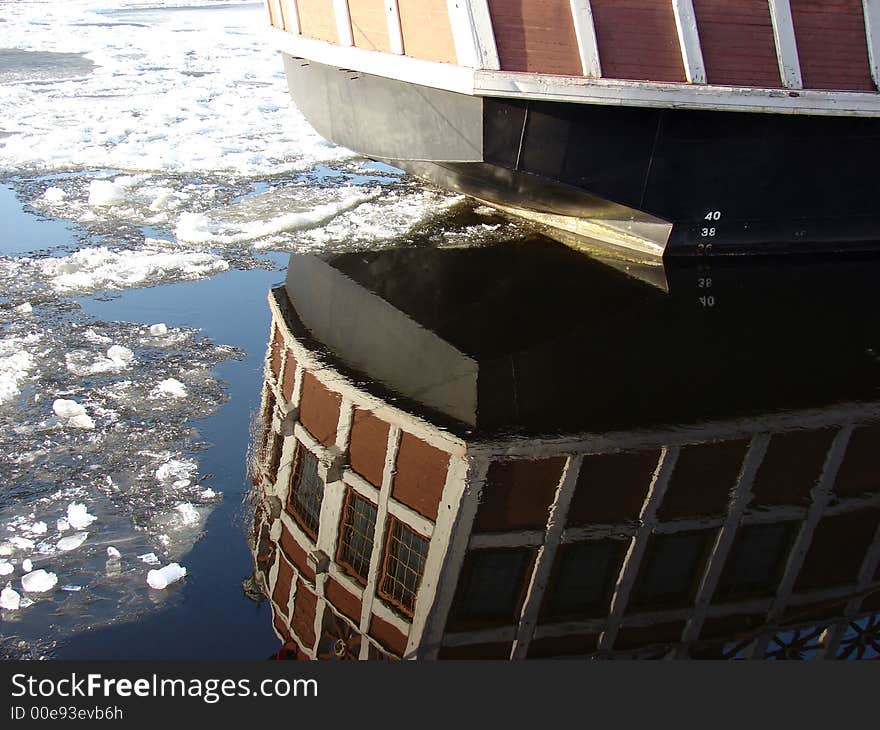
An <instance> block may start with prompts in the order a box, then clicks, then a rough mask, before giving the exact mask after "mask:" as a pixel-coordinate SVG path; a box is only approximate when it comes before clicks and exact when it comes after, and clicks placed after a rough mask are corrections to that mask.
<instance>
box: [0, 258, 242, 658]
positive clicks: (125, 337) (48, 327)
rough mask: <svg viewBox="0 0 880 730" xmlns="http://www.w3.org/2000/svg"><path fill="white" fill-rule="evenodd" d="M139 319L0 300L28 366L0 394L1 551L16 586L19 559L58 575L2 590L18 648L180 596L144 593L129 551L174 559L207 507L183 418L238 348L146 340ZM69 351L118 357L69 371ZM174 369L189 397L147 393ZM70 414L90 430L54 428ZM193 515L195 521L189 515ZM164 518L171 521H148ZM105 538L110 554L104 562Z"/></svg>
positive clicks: (178, 339)
mask: <svg viewBox="0 0 880 730" xmlns="http://www.w3.org/2000/svg"><path fill="white" fill-rule="evenodd" d="M0 268H2V267H0ZM0 279H2V275H0ZM19 283H21V282H19ZM22 298H27V297H24V296H23V297H22ZM150 327H151V325H150V324H133V323H125V322H102V321H96V320H95V319H93V318H90V317H88V316H87V315H85V314H84V313H83V312H82V310H78V309H76V308H72V307H69V306H66V305H64V304H63V302H60V301H51V300H50V301H42V302H41V304H40V306H39V307H34V309H33V312H32V314H31V315H29V317H28V318H27V322H25V321H23V318H22V317H21V316H20V315H14V314H13V313H12V312H11V310H0V343H2V342H8V343H12V344H9V345H8V347H9V348H10V351H12V350H13V348H18V349H20V348H22V347H24V348H27V351H28V354H29V356H30V357H31V358H32V359H33V364H34V366H33V368H32V369H31V370H30V371H29V373H28V376H27V380H23V381H21V388H22V390H21V393H20V394H19V395H17V396H16V397H14V398H13V399H12V400H11V401H9V402H6V403H3V404H0V453H3V454H4V455H5V457H6V458H4V459H0V480H2V483H3V484H4V487H5V488H4V489H3V490H0V535H2V537H0V558H2V560H3V561H5V563H6V564H8V565H10V567H12V568H13V571H12V572H11V573H9V575H8V576H7V577H8V578H13V577H15V580H16V582H17V580H18V579H19V577H20V576H21V572H20V570H19V566H20V565H21V562H22V561H23V560H25V559H29V560H31V561H32V562H37V563H38V565H37V567H38V568H40V569H42V570H44V571H45V572H46V573H47V574H48V573H54V574H55V575H56V576H57V581H58V583H57V584H56V586H55V587H54V589H52V590H47V591H43V592H26V591H24V590H23V589H22V588H20V587H19V586H18V584H17V583H16V586H14V587H13V589H12V590H16V592H18V593H19V594H20V595H21V596H22V598H21V600H20V601H19V602H18V609H17V611H16V616H17V617H19V618H21V619H23V622H22V621H20V622H19V624H18V627H17V632H18V638H20V639H21V640H26V641H27V642H29V645H33V643H34V642H37V641H41V640H43V639H45V640H47V641H50V642H54V641H58V640H60V639H63V638H65V637H68V636H71V635H73V634H76V633H78V632H80V631H83V630H85V629H86V628H87V627H96V626H100V625H102V624H108V623H113V622H116V621H119V620H121V619H123V618H124V619H125V620H128V619H130V618H131V617H134V616H137V615H138V614H139V613H144V612H147V611H152V610H155V609H156V607H157V606H158V605H159V604H160V603H161V601H167V600H168V599H171V600H176V598H175V596H176V595H177V594H178V593H179V592H170V593H167V594H165V593H161V592H152V593H153V595H152V596H151V595H150V594H151V591H150V589H149V588H148V587H147V586H146V585H145V582H144V572H145V571H144V568H145V567H147V566H146V565H145V564H143V563H141V562H140V561H138V560H137V559H136V557H135V556H137V555H144V554H147V553H154V554H155V555H156V566H149V567H157V566H158V565H160V564H164V563H166V562H173V561H178V560H182V559H183V558H184V556H185V555H186V554H187V552H188V551H189V550H191V549H192V546H193V544H194V543H195V541H196V540H198V539H199V537H200V535H201V534H202V531H201V528H202V525H203V524H204V520H205V519H206V518H207V514H208V513H209V511H210V509H212V507H213V506H214V505H215V504H216V499H208V498H206V497H203V496H202V494H203V492H204V491H205V487H204V485H203V484H201V483H200V481H199V478H198V477H199V475H198V471H199V462H198V455H199V451H200V449H202V448H203V445H202V444H200V443H199V442H198V441H196V438H197V437H198V436H197V434H196V433H195V432H194V431H193V428H192V423H193V422H194V421H196V420H199V419H203V418H205V417H206V416H208V415H210V414H211V413H213V412H214V411H215V410H216V409H217V408H218V407H220V405H222V404H223V403H224V402H225V400H226V397H227V396H226V392H225V389H224V386H223V384H222V383H220V382H219V381H217V380H216V379H215V378H214V377H213V368H214V367H215V366H216V365H217V364H219V363H221V362H223V361H225V360H227V359H228V358H229V357H231V356H236V354H237V352H236V351H235V350H233V349H230V348H222V347H218V346H216V345H215V344H213V343H211V342H209V341H208V340H206V339H205V338H203V337H201V336H200V335H199V333H198V332H197V331H195V330H192V329H186V328H171V327H166V328H165V329H164V332H163V334H161V335H160V336H156V335H154V334H152V333H151V331H150ZM116 346H118V347H119V348H125V350H123V349H113V348H114V347H116ZM127 351H130V352H131V353H132V357H131V358H129V356H128V353H127ZM70 353H79V355H78V357H79V358H80V359H78V360H76V362H77V363H79V364H84V365H85V366H89V365H93V364H95V363H101V362H103V361H104V360H106V361H108V362H110V361H113V360H115V361H116V364H114V366H113V367H108V368H104V367H97V368H88V367H85V368H84V369H81V370H80V371H79V372H73V371H72V369H70V368H68V367H66V364H67V363H69V362H70V360H66V359H65V358H66V356H67V355H69V354H70ZM0 356H2V350H0ZM59 363H60V367H59ZM121 365H125V367H121ZM74 369H76V368H74ZM172 377H173V378H176V379H178V380H179V382H181V383H182V384H183V385H184V387H186V389H187V391H188V397H187V398H163V399H161V400H153V399H151V398H150V397H149V396H150V391H151V390H152V389H153V388H154V387H155V386H156V384H157V383H160V382H162V381H164V380H167V379H169V378H172ZM55 401H68V402H69V403H65V404H64V405H61V406H60V409H61V410H62V412H63V413H64V414H65V416H66V418H63V419H62V418H61V416H59V415H58V414H56V412H55V410H54V409H53V407H52V406H53V404H54V403H55ZM77 415H86V416H89V417H93V418H94V420H95V421H96V422H97V423H96V428H95V429H93V430H83V429H76V428H59V427H57V424H58V423H59V422H60V421H63V422H66V421H67V420H69V419H70V418H76V416H77ZM133 444H134V445H136V448H132V445H133ZM208 503H210V504H208ZM179 505H191V508H192V510H191V511H190V510H188V509H187V510H184V511H181V510H178V509H177V507H178V506H179ZM194 514H197V515H198V522H197V523H192V522H191V521H192V519H193V515H194ZM169 515H173V516H175V517H176V518H177V519H176V522H175V524H170V523H168V522H166V521H160V520H162V518H164V517H167V516H169ZM188 520H189V521H190V522H191V524H188V525H185V524H184V523H185V522H187V521H188ZM86 532H88V536H87V538H86V537H84V535H85V533H86ZM108 547H114V548H115V549H116V550H118V551H119V553H120V555H119V557H116V558H115V559H114V558H112V557H111V558H110V562H109V563H108V551H107V549H108ZM127 556H131V557H128V559H127ZM38 558H39V560H38ZM2 570H5V568H4V569H2ZM34 572H36V571H34ZM60 586H79V587H81V590H80V591H64V590H61V588H60ZM8 595H11V594H8ZM157 597H159V598H158V601H159V603H157ZM10 601H11V599H10ZM28 627H30V628H28ZM27 631H30V632H31V633H27Z"/></svg>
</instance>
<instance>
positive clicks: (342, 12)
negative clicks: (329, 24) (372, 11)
mask: <svg viewBox="0 0 880 730" xmlns="http://www.w3.org/2000/svg"><path fill="white" fill-rule="evenodd" d="M333 15H334V16H335V18H336V36H337V37H338V38H339V45H340V46H353V45H354V34H353V33H352V32H351V13H349V11H348V0H333Z"/></svg>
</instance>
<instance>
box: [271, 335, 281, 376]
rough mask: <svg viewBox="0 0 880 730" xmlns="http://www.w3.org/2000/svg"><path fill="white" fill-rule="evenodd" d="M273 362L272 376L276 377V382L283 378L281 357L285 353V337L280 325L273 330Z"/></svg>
mask: <svg viewBox="0 0 880 730" xmlns="http://www.w3.org/2000/svg"><path fill="white" fill-rule="evenodd" d="M271 348H272V350H271V354H270V357H271V360H272V375H274V376H275V380H276V381H277V380H278V378H280V377H281V355H282V353H283V352H284V337H282V335H281V330H280V329H279V327H278V325H275V326H274V327H273V328H272V344H271Z"/></svg>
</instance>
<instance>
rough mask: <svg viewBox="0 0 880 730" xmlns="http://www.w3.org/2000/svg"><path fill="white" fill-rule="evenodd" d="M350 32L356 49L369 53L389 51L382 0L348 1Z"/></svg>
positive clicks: (386, 23) (386, 24)
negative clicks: (369, 51) (365, 50)
mask: <svg viewBox="0 0 880 730" xmlns="http://www.w3.org/2000/svg"><path fill="white" fill-rule="evenodd" d="M348 12H349V15H351V32H352V35H353V36H354V44H355V45H356V46H357V47H358V48H367V49H369V50H371V51H385V52H386V53H387V52H389V51H390V50H391V45H390V43H389V42H388V21H387V20H386V17H385V2H384V0H348Z"/></svg>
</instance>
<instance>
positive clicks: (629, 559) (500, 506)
mask: <svg viewBox="0 0 880 730" xmlns="http://www.w3.org/2000/svg"><path fill="white" fill-rule="evenodd" d="M322 266H323V264H320V263H319V262H317V261H311V262H310V263H309V264H308V265H306V263H303V264H302V266H300V267H299V268H296V267H297V265H296V264H295V262H294V261H292V262H291V271H295V270H298V271H299V272H304V271H307V272H308V275H309V277H310V280H311V281H314V280H316V279H317V278H320V276H324V277H325V281H326V280H332V278H333V271H331V268H330V267H327V268H321V267H322ZM328 277H329V278H328ZM296 281H297V280H296V275H295V274H292V275H291V276H289V278H288V283H287V288H286V289H285V288H279V289H276V290H274V291H273V292H272V295H271V296H270V307H271V310H272V322H273V323H272V334H271V343H270V348H269V353H268V358H267V365H266V383H265V387H264V393H263V412H262V417H263V424H264V430H263V432H262V433H263V441H262V444H261V446H260V448H259V449H258V450H257V451H258V455H259V457H260V458H259V459H258V466H257V468H256V474H255V483H256V485H257V486H256V491H257V495H258V499H257V513H256V521H255V535H256V538H257V539H256V553H257V565H258V568H259V569H260V571H259V572H260V573H261V574H262V575H263V580H264V583H265V586H264V587H265V590H266V593H267V595H268V596H269V598H270V600H271V603H272V610H273V620H274V625H275V629H276V632H277V633H278V635H279V638H280V639H281V640H282V642H284V645H285V652H284V653H285V654H286V655H288V656H296V657H299V658H333V657H338V658H390V657H394V658H397V657H407V658H536V657H556V656H585V655H589V656H597V655H598V656H604V655H630V654H636V655H640V656H676V657H687V656H694V657H699V656H706V657H716V656H718V657H720V656H745V657H762V656H781V655H801V654H803V655H808V656H812V655H827V656H829V657H830V656H837V655H851V654H852V655H855V654H856V653H859V651H860V647H862V644H864V646H865V647H868V651H869V653H870V652H871V651H873V649H871V648H870V645H869V642H868V639H870V638H871V637H872V636H873V633H874V632H875V631H876V627H875V626H874V625H873V623H872V619H871V616H872V615H873V614H874V612H877V611H880V595H877V594H875V593H872V590H873V589H874V588H875V587H876V585H877V581H878V580H880V530H878V525H880V470H878V466H880V454H878V451H877V449H876V443H877V436H878V431H877V428H876V427H875V426H872V425H871V424H870V419H871V418H874V417H876V416H877V411H878V409H877V407H876V405H872V404H867V405H854V404H849V405H845V406H835V407H829V408H825V409H818V408H814V409H804V410H801V411H799V412H796V413H794V412H791V411H789V412H784V413H778V414H776V415H762V416H760V417H752V418H748V419H735V420H734V419H727V420H725V419H714V420H712V419H710V420H704V421H703V422H701V423H700V424H699V425H697V426H691V427H687V428H681V427H669V426H654V427H651V428H647V429H634V428H630V429H620V430H615V431H607V432H600V433H596V432H592V433H580V434H574V435H572V434H565V435H560V436H555V437H552V438H547V437H543V438H536V437H535V438H523V437H522V436H520V435H517V436H510V435H507V436H504V435H501V434H499V433H495V434H494V435H491V434H490V435H485V434H480V432H479V427H478V426H479V424H471V427H467V424H466V426H465V427H462V426H461V424H460V423H459V425H458V426H456V425H450V424H452V423H453V421H450V420H449V418H448V416H449V415H450V413H451V412H453V411H454V412H455V413H456V414H459V415H456V420H457V421H459V422H460V421H464V420H465V419H464V418H462V417H461V415H460V414H462V413H465V412H466V411H467V410H468V409H467V408H464V409H463V407H462V406H461V404H462V403H464V402H467V398H464V400H462V399H461V398H458V400H456V399H455V398H454V397H452V396H450V395H449V393H445V394H444V393H441V392H440V390H438V388H437V387H434V388H433V390H432V391H431V392H432V395H431V396H430V398H432V399H433V402H432V403H431V406H432V409H431V410H430V413H432V414H435V415H436V414H437V412H438V411H442V410H444V408H445V410H446V413H445V414H443V413H441V414H440V415H436V417H434V416H430V415H426V414H427V413H428V411H425V410H418V409H415V408H412V407H410V406H411V405H412V403H413V402H414V401H415V400H417V395H418V392H419V391H418V387H419V384H418V383H415V385H413V382H414V381H412V380H411V381H410V382H409V385H407V386H406V388H403V389H402V396H406V397H401V398H400V399H399V400H398V399H396V398H392V397H391V396H388V395H387V390H386V388H390V387H391V386H392V385H394V383H393V382H392V381H393V377H392V374H390V373H389V372H386V373H385V374H384V376H383V378H382V384H381V387H379V386H377V384H375V383H366V384H365V383H364V382H363V381H362V378H363V374H362V373H358V372H356V371H353V370H351V369H350V368H348V367H346V366H345V365H344V364H341V363H340V362H339V361H338V360H336V359H335V357H334V356H335V355H336V354H337V352H336V350H335V349H334V351H333V352H327V351H326V347H320V346H318V345H317V344H316V343H315V341H314V339H313V335H316V333H317V331H319V330H321V328H322V327H326V326H327V323H326V322H325V323H324V324H321V323H316V320H314V319H313V320H312V322H311V324H312V327H310V328H309V329H308V330H307V329H305V328H304V323H306V319H305V317H302V311H301V309H300V308H299V307H297V304H298V303H299V302H298V299H299V295H298V294H297V293H293V288H294V287H295V286H296ZM343 284H344V285H345V286H351V284H352V282H351V279H348V278H346V279H345V282H342V283H341V284H340V285H343ZM288 291H290V292H292V293H293V295H292V296H288V294H287V292H288ZM349 293H350V292H349ZM365 296H366V297H367V299H369V298H370V297H372V295H371V294H365ZM361 304H362V306H363V307H364V308H365V310H368V309H369V307H370V306H372V305H371V304H370V303H369V302H368V301H366V300H364V301H361ZM373 304H375V302H374V303H373ZM386 321H387V320H386ZM411 334H412V333H411ZM412 336H413V337H416V338H417V337H418V335H415V334H412ZM323 339H324V341H325V342H326V340H327V339H332V337H331V336H330V335H328V336H326V337H324V338H323ZM431 346H433V345H431ZM346 354H347V355H349V357H350V355H351V353H350V352H349V353H346ZM394 354H395V353H390V359H393V356H394ZM365 357H368V358H369V357H375V353H368V354H367V355H365ZM350 359H354V358H350ZM477 364H478V365H479V361H478V362H477ZM380 369H381V368H380ZM465 370H466V368H464V369H459V371H460V372H465ZM407 377H410V378H412V377H414V376H412V374H409V375H408V376H407ZM359 378H360V379H359ZM438 393H440V395H438ZM477 410H478V409H477ZM438 424H442V425H438ZM474 425H476V426H477V428H476V429H475V428H473V427H472V426H474ZM875 649H876V647H875ZM875 654H876V652H875Z"/></svg>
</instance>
